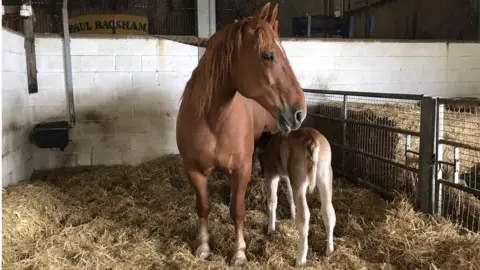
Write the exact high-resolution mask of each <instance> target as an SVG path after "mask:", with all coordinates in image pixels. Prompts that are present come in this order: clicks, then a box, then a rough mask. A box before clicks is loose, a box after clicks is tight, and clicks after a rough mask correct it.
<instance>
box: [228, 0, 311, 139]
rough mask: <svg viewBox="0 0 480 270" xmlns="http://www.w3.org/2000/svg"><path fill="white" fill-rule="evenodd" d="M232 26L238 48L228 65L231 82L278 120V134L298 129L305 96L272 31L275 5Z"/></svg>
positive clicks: (276, 6) (265, 7)
mask: <svg viewBox="0 0 480 270" xmlns="http://www.w3.org/2000/svg"><path fill="white" fill-rule="evenodd" d="M269 8H270V3H267V4H266V5H265V6H264V7H263V9H262V11H261V12H260V14H259V15H258V16H256V17H253V18H252V17H250V18H248V19H245V20H242V21H240V22H237V23H235V24H234V25H231V26H232V27H236V28H238V31H240V32H239V35H236V38H237V39H238V40H237V46H236V47H237V48H236V50H235V52H234V53H235V55H233V57H232V63H231V72H230V76H231V80H232V81H233V83H234V86H235V87H236V89H237V91H238V92H240V93H241V94H242V95H243V96H245V97H248V98H251V99H253V100H255V101H257V102H258V103H259V104H260V105H261V106H262V107H264V108H265V109H266V110H267V111H269V112H270V113H271V114H272V115H273V116H274V117H275V118H276V119H277V127H278V128H279V129H280V131H282V132H284V133H288V132H289V131H290V130H295V129H298V128H299V127H300V125H301V124H302V122H303V120H304V119H305V116H306V114H307V107H306V104H305V96H304V94H303V90H302V88H301V87H300V84H299V82H298V81H297V78H296V76H295V74H294V72H293V70H292V67H291V65H290V62H289V61H288V58H287V55H286V53H285V51H284V49H283V47H282V45H281V44H280V41H279V39H278V36H277V34H276V32H275V31H274V30H273V26H274V24H275V19H276V16H277V12H278V4H277V5H275V7H274V9H273V11H272V13H271V14H269V13H270V12H269Z"/></svg>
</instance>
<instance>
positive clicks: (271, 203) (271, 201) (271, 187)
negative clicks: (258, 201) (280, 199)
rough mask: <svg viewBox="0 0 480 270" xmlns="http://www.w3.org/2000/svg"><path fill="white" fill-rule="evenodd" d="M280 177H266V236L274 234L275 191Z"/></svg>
mask: <svg viewBox="0 0 480 270" xmlns="http://www.w3.org/2000/svg"><path fill="white" fill-rule="evenodd" d="M279 180H280V177H279V176H278V175H267V176H266V177H265V181H266V182H267V186H268V194H267V196H268V197H267V202H268V234H271V233H274V232H275V222H276V216H277V215H276V211H277V191H278V182H279Z"/></svg>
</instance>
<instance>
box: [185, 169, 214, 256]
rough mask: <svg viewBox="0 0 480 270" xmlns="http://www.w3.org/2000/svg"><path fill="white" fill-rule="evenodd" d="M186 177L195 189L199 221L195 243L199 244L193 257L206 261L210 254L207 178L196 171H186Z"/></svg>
mask: <svg viewBox="0 0 480 270" xmlns="http://www.w3.org/2000/svg"><path fill="white" fill-rule="evenodd" d="M187 176H188V180H189V182H190V184H191V185H192V186H193V188H194V189H195V195H196V198H197V214H198V219H199V228H198V236H197V241H198V242H199V244H198V247H197V250H196V251H195V255H197V256H199V257H200V258H202V259H206V258H207V257H208V255H209V254H210V246H209V244H208V240H209V234H208V212H209V201H208V185H207V182H208V176H207V175H205V174H202V173H200V172H198V171H196V170H187Z"/></svg>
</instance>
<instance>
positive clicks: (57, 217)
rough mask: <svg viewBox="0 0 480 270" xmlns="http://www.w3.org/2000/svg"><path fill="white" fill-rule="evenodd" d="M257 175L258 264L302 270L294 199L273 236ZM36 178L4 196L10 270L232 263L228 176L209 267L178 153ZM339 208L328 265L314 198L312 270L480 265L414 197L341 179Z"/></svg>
mask: <svg viewBox="0 0 480 270" xmlns="http://www.w3.org/2000/svg"><path fill="white" fill-rule="evenodd" d="M257 173H258V166H257V167H256V172H255V173H254V177H253V179H252V181H251V183H250V185H249V189H248V193H247V209H248V212H247V218H246V231H245V238H246V241H247V245H248V249H247V251H248V253H247V257H248V259H249V260H250V262H249V264H248V266H247V268H248V269H266V268H268V269H286V268H291V267H292V266H293V265H294V263H295V255H296V250H297V238H298V237H297V232H296V229H295V224H294V222H293V221H291V220H285V219H284V218H285V217H286V216H288V214H289V213H288V212H289V210H288V206H287V204H286V197H285V193H281V194H279V205H278V211H279V214H278V221H277V222H278V223H277V224H278V225H277V228H278V231H277V233H276V234H275V235H273V236H266V235H265V231H266V226H267V216H266V213H267V212H266V211H267V209H266V201H265V200H266V199H265V196H264V194H265V192H266V186H265V185H264V181H263V179H261V178H259V177H258V175H257ZM35 178H36V179H37V181H34V182H31V183H21V184H18V185H15V186H10V187H8V188H6V189H4V190H3V220H2V222H3V223H2V225H3V226H2V233H3V254H2V258H3V269H46V268H48V269H204V268H208V269H225V268H226V267H227V263H228V261H229V259H230V256H231V248H232V247H233V241H234V227H233V224H232V221H231V219H230V216H229V210H228V206H227V205H228V200H229V185H228V182H227V179H226V178H225V177H224V176H223V175H222V174H215V175H214V176H213V177H212V179H211V181H210V198H211V201H212V207H211V213H210V231H211V232H212V242H213V245H212V256H211V258H210V261H209V262H206V261H202V260H200V259H197V258H196V257H194V256H193V255H192V250H193V248H194V245H195V244H194V243H195V237H196V229H197V215H196V212H195V208H194V204H195V197H194V193H193V190H192V189H191V188H190V186H189V185H188V183H187V180H186V178H185V174H184V172H183V168H182V165H181V160H180V158H179V157H178V156H177V155H171V156H166V157H164V158H161V159H158V160H154V161H152V162H148V163H145V164H143V165H140V166H138V167H129V166H113V167H105V166H100V167H90V168H73V169H63V170H57V171H52V172H48V173H43V174H39V175H37V176H36V177H35ZM40 179H41V180H40ZM280 190H281V192H284V186H283V185H281V187H280ZM333 204H334V207H335V210H336V212H337V226H336V228H335V240H334V241H335V248H336V251H335V252H334V253H333V254H332V255H331V257H329V258H325V257H324V255H323V254H324V252H325V232H324V228H323V224H322V221H321V217H320V203H319V202H318V201H317V200H316V199H315V198H309V205H310V209H311V217H312V218H311V222H310V224H311V226H310V228H311V229H310V235H309V239H310V243H309V244H310V252H309V254H308V265H307V267H309V268H311V269H361V268H364V267H366V268H368V269H435V268H442V269H480V237H479V236H474V235H470V234H465V233H461V232H460V231H459V230H458V229H457V228H455V227H454V226H453V225H451V224H450V223H448V222H446V221H443V220H437V219H434V218H431V217H426V216H423V215H420V214H418V213H415V212H413V210H412V207H411V206H410V205H409V204H408V203H407V202H406V200H398V201H395V202H393V203H387V202H385V201H384V200H382V199H380V198H379V197H378V196H376V195H375V194H373V193H371V192H370V191H367V190H365V189H361V188H358V187H353V186H351V185H350V184H348V183H346V182H344V181H343V180H341V179H337V180H335V191H334V202H333Z"/></svg>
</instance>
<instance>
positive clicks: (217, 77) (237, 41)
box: [181, 18, 276, 117]
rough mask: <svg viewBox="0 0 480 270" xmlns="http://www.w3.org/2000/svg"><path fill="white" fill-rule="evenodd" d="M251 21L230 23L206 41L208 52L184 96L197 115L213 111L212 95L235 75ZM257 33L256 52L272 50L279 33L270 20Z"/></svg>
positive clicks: (262, 22)
mask: <svg viewBox="0 0 480 270" xmlns="http://www.w3.org/2000/svg"><path fill="white" fill-rule="evenodd" d="M251 20H252V18H247V19H243V20H241V21H239V22H237V23H231V24H228V25H226V26H224V27H223V28H222V29H220V30H219V31H218V32H216V33H215V34H214V35H213V36H212V37H211V38H210V39H209V40H208V41H207V43H206V46H205V47H206V49H205V53H204V55H203V57H202V58H201V59H200V61H199V63H198V66H197V67H196V68H195V69H194V70H193V72H192V76H191V78H190V79H189V80H188V82H187V85H186V87H185V90H184V92H183V94H182V97H181V99H182V101H183V102H185V103H188V105H189V106H191V107H192V108H193V109H194V111H196V115H197V116H199V117H202V116H204V114H205V113H206V112H207V111H208V110H209V109H210V105H211V102H212V96H213V95H214V94H215V92H216V91H217V90H219V88H221V87H222V86H223V85H224V83H225V82H226V81H227V80H228V79H229V76H232V74H230V73H231V70H232V64H233V61H235V59H236V58H237V57H238V55H239V54H240V52H241V51H242V46H243V44H242V41H243V34H244V32H245V30H246V29H245V27H247V26H248V23H249V21H251ZM255 31H256V35H257V37H256V38H255V40H254V49H255V50H256V51H257V53H259V54H260V52H262V51H264V50H266V49H269V48H272V47H273V45H274V42H275V38H276V33H275V31H274V30H273V29H272V27H271V25H270V24H269V23H268V21H266V20H265V21H261V22H260V23H259V25H258V29H256V30H255ZM259 59H260V58H259ZM259 61H260V60H259Z"/></svg>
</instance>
